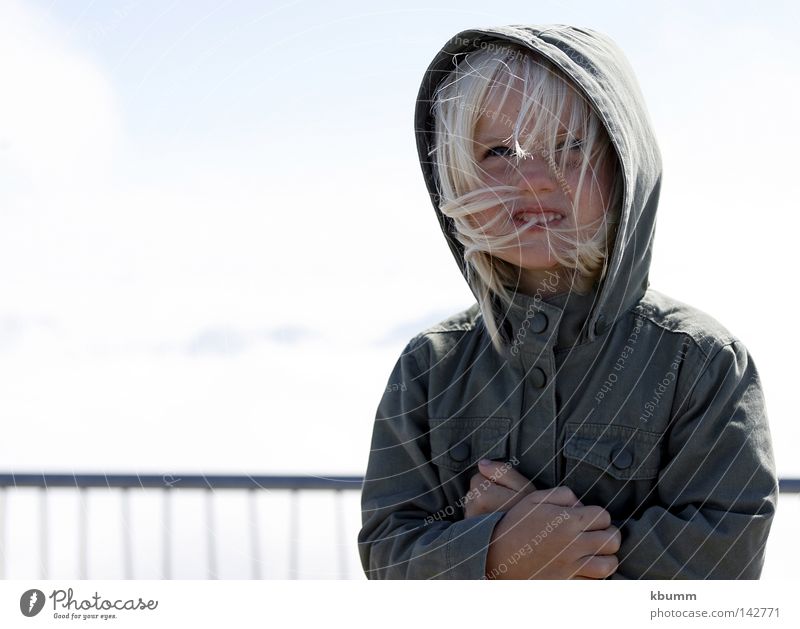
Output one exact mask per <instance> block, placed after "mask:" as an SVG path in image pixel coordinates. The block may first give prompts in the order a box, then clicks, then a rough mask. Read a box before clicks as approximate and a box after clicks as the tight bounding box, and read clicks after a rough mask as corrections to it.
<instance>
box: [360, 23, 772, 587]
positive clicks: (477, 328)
mask: <svg viewBox="0 0 800 629" xmlns="http://www.w3.org/2000/svg"><path fill="white" fill-rule="evenodd" d="M415 128H416V137H417V147H418V150H419V155H420V160H421V165H422V171H423V174H424V177H425V182H426V184H427V186H428V190H429V192H430V196H431V199H432V201H433V206H434V209H435V211H436V217H437V219H438V221H439V224H440V226H441V228H442V231H443V233H444V236H445V239H446V240H447V243H448V245H449V247H450V250H451V251H452V253H453V255H454V257H455V259H456V262H457V263H458V265H459V268H460V269H461V271H462V273H463V275H464V277H465V279H466V280H467V282H468V284H469V287H470V289H471V290H472V292H473V294H474V295H475V299H476V303H475V304H473V305H472V307H470V308H468V309H466V310H465V311H463V312H460V313H458V314H455V315H453V316H452V317H450V318H448V319H446V320H445V321H442V322H441V323H439V324H437V325H435V326H433V327H431V328H429V329H427V330H425V331H423V332H420V333H419V334H418V335H417V336H415V337H414V338H413V339H411V341H410V342H409V343H408V345H407V346H406V348H405V350H404V351H403V353H402V355H401V356H400V358H399V359H398V361H397V363H396V365H395V367H394V370H393V372H392V374H391V376H390V378H389V384H388V386H387V388H386V392H385V393H384V395H383V399H382V400H381V402H380V405H379V407H378V411H377V414H376V419H375V424H374V429H373V436H372V449H371V452H370V458H369V464H368V467H367V473H366V478H365V481H364V487H363V493H362V520H363V527H362V529H361V531H360V533H359V538H358V541H359V552H360V555H361V561H362V564H363V568H364V571H365V573H366V575H367V577H369V578H412V579H420V578H424V579H434V578H457V579H480V578H501V579H502V578H590V579H600V578H622V579H641V578H648V579H675V578H683V579H706V578H722V579H754V578H758V577H759V576H760V574H761V569H762V566H763V562H764V549H765V544H766V541H767V536H768V534H769V530H770V526H771V523H772V518H773V515H774V512H775V508H776V503H777V479H776V476H775V465H774V461H773V455H772V446H771V440H770V432H769V427H768V423H767V417H766V410H765V405H764V399H763V395H762V391H761V384H760V381H759V376H758V373H757V371H756V367H755V365H754V363H753V360H752V358H751V356H750V354H749V353H748V351H747V349H746V348H745V346H744V345H743V344H742V342H741V341H739V340H738V339H737V338H736V337H734V336H733V335H731V333H730V332H728V330H727V329H726V328H724V327H723V326H722V325H721V324H720V323H718V322H717V321H716V320H715V319H713V318H712V317H710V316H709V315H707V314H705V313H703V312H701V311H699V310H697V309H695V308H692V307H691V306H689V305H687V304H684V303H682V302H680V301H677V300H675V299H672V298H671V297H668V296H666V295H664V294H662V293H659V292H657V291H655V290H653V289H651V288H649V282H648V271H649V266H650V259H651V253H652V246H653V235H654V227H655V221H656V208H657V205H658V196H659V189H660V183H661V158H660V154H659V150H658V147H657V144H656V139H655V137H654V135H653V131H652V129H651V127H650V123H649V119H648V114H647V111H646V108H645V105H644V103H643V101H642V96H641V93H640V91H639V88H638V85H637V82H636V79H635V78H634V76H633V73H632V70H631V68H630V66H629V65H628V62H627V61H626V59H625V57H624V56H623V54H622V52H621V51H620V50H619V49H618V48H617V46H616V45H615V44H614V43H613V42H612V41H611V40H610V39H609V38H608V37H606V36H604V35H602V34H600V33H598V32H596V31H594V30H590V29H587V28H576V27H570V26H564V25H550V26H546V27H541V26H521V25H514V26H505V27H499V28H484V29H474V30H468V31H463V32H461V33H459V34H457V35H456V36H455V37H454V38H452V39H451V40H449V41H448V42H447V43H446V44H445V46H444V47H443V48H442V50H441V51H440V52H439V54H438V55H437V56H436V57H435V59H434V60H433V62H432V63H431V65H430V67H429V68H428V70H427V71H426V73H425V76H424V79H423V82H422V87H421V89H420V92H419V96H418V100H417V110H416V120H415ZM712 211H713V210H712Z"/></svg>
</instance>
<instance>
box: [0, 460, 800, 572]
mask: <svg viewBox="0 0 800 629" xmlns="http://www.w3.org/2000/svg"><path fill="white" fill-rule="evenodd" d="M362 483H363V477H361V476H327V477H326V476H234V475H198V474H181V475H175V474H160V475H159V474H49V473H46V474H0V578H5V576H6V574H5V573H6V570H5V557H6V554H7V553H6V552H5V549H4V548H3V544H4V543H6V518H7V508H6V500H5V499H6V493H7V491H8V488H17V489H18V488H22V487H27V488H37V489H39V490H40V500H39V511H40V520H41V526H40V553H41V555H40V556H41V561H40V565H41V573H42V574H41V575H40V578H42V579H47V578H48V575H47V566H48V565H49V561H48V559H49V558H48V555H49V548H48V531H49V524H50V523H49V518H48V500H47V496H48V493H47V492H48V490H49V489H53V488H57V487H60V488H72V489H76V490H77V491H78V492H79V495H80V499H81V504H83V505H85V504H86V492H87V491H88V490H89V489H91V488H104V489H119V490H120V491H121V492H122V502H121V505H122V522H123V524H125V523H127V522H129V521H130V515H131V508H130V492H131V490H135V489H160V490H162V491H163V511H162V512H163V522H162V530H163V532H164V537H163V540H162V541H163V549H164V550H163V560H162V566H161V573H162V576H161V578H163V579H171V578H172V575H173V566H172V563H171V557H172V552H171V548H172V545H173V539H172V535H171V533H172V531H173V526H172V498H173V495H174V493H175V492H176V491H177V490H180V489H199V490H204V491H205V518H206V531H207V533H206V545H207V548H206V552H207V556H208V571H207V574H208V578H210V579H215V578H217V576H216V575H217V553H218V551H217V547H216V532H215V526H214V522H215V505H214V492H215V491H219V490H237V489H238V490H247V491H248V505H249V514H248V516H249V517H248V521H249V523H250V526H249V555H250V557H251V562H250V573H251V578H252V579H261V578H262V573H261V561H260V555H261V553H260V547H259V533H258V517H257V504H256V497H257V494H258V492H259V491H262V490H281V491H287V492H289V496H290V509H289V531H290V532H294V531H297V527H298V524H299V516H298V495H299V492H301V491H332V492H334V497H335V502H334V504H335V512H336V513H335V516H334V526H335V529H336V536H337V539H339V540H342V542H343V543H339V544H337V547H338V549H339V552H338V559H337V563H338V574H339V578H347V561H346V556H345V551H344V549H345V548H346V547H347V546H348V544H347V542H346V537H347V536H346V534H345V527H344V515H343V507H342V492H344V491H360V490H361V486H362ZM779 488H780V491H781V492H782V493H800V479H796V478H784V479H781V480H780V482H779ZM87 518H88V516H87V509H85V508H83V509H81V510H80V522H79V526H78V535H79V539H78V540H77V541H78V549H79V552H78V556H79V578H81V579H86V578H88V568H87V565H88V561H87V556H88V553H89V543H88V536H87V530H88V521H87ZM122 539H123V553H122V556H123V573H124V575H125V576H124V578H126V579H132V578H134V577H133V552H132V541H131V536H130V527H127V526H124V525H123V535H122ZM353 543H355V542H353ZM297 574H298V537H297V536H296V535H294V534H290V551H289V578H296V575H297Z"/></svg>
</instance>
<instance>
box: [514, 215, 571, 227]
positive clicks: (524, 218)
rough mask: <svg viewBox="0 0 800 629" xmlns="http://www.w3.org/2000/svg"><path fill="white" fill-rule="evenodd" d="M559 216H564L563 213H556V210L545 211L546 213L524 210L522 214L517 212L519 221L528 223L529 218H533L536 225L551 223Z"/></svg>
mask: <svg viewBox="0 0 800 629" xmlns="http://www.w3.org/2000/svg"><path fill="white" fill-rule="evenodd" d="M559 218H564V217H563V216H562V215H561V214H556V213H555V212H545V213H544V214H536V213H534V212H522V213H520V214H517V220H518V221H519V222H521V223H527V222H528V221H529V220H531V219H532V220H533V224H534V225H541V224H543V223H549V222H551V221H554V220H557V219H559Z"/></svg>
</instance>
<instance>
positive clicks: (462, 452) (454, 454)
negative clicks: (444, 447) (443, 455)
mask: <svg viewBox="0 0 800 629" xmlns="http://www.w3.org/2000/svg"><path fill="white" fill-rule="evenodd" d="M449 452H450V458H451V459H453V460H454V461H464V460H466V458H467V457H468V456H469V444H468V443H465V442H464V441H462V442H461V443H457V444H456V445H454V446H453V447H452V448H450V451H449Z"/></svg>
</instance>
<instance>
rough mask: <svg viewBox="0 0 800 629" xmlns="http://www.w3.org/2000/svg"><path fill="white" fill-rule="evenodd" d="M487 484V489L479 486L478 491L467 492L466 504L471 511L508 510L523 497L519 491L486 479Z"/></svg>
mask: <svg viewBox="0 0 800 629" xmlns="http://www.w3.org/2000/svg"><path fill="white" fill-rule="evenodd" d="M486 485H487V486H486V488H485V489H483V488H481V487H478V489H477V491H474V492H471V493H470V494H467V500H465V506H468V508H469V510H470V512H476V513H491V512H493V511H508V510H509V509H510V508H511V507H513V506H514V505H515V504H516V503H517V502H518V501H519V500H520V498H521V497H520V494H519V493H518V492H516V491H511V490H510V489H508V488H506V487H500V486H499V485H495V484H494V483H491V482H489V481H486ZM465 508H466V507H465Z"/></svg>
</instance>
